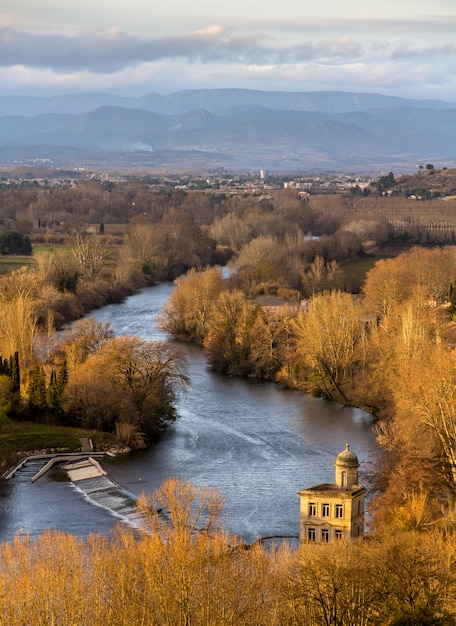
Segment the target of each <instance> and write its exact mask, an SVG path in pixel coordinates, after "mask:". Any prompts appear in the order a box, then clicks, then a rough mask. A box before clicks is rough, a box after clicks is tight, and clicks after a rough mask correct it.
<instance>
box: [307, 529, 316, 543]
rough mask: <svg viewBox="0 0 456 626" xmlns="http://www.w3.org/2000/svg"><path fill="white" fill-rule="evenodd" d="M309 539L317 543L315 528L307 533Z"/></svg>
mask: <svg viewBox="0 0 456 626" xmlns="http://www.w3.org/2000/svg"><path fill="white" fill-rule="evenodd" d="M307 539H308V540H309V541H315V539H316V534H315V528H309V530H308V531H307Z"/></svg>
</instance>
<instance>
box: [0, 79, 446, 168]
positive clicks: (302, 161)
mask: <svg viewBox="0 0 456 626" xmlns="http://www.w3.org/2000/svg"><path fill="white" fill-rule="evenodd" d="M12 111H14V114H12V113H11V112H12ZM455 146H456V105H451V104H448V103H444V102H439V101H415V100H404V99H401V98H392V97H388V96H382V95H378V94H354V93H345V92H294V93H291V92H261V91H254V90H242V89H214V90H192V91H181V92H177V93H174V94H170V95H169V96H161V95H159V94H147V95H145V96H142V97H141V98H121V97H119V96H111V95H110V94H73V95H71V96H60V97H58V98H25V97H21V96H10V97H0V163H1V164H5V163H8V164H11V163H12V162H16V161H17V162H21V163H22V162H31V161H34V160H49V161H51V162H53V163H55V164H56V165H59V166H61V165H76V164H77V165H80V164H90V165H92V166H96V165H97V164H99V165H103V167H105V166H106V164H112V165H122V166H123V167H129V166H131V167H137V166H142V167H154V168H156V167H158V165H160V167H161V168H164V169H167V168H168V169H169V168H176V164H179V163H180V162H181V167H180V169H185V168H187V169H188V170H191V169H192V167H198V168H206V169H207V168H209V169H210V168H214V167H221V166H223V167H226V168H231V169H233V170H237V171H239V170H245V169H253V168H256V169H258V168H262V169H269V170H274V171H297V170H303V169H304V170H339V171H348V170H351V171H356V170H360V169H363V170H366V168H367V169H376V170H378V169H383V168H389V169H392V168H396V169H397V168H401V169H402V170H403V171H406V170H407V168H408V169H409V170H411V169H412V168H414V169H416V166H417V164H419V163H423V162H424V163H428V162H433V161H435V162H436V165H438V166H439V167H440V166H442V165H450V166H451V165H452V164H454V163H456V148H455ZM180 157H181V158H180Z"/></svg>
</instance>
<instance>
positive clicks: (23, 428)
mask: <svg viewBox="0 0 456 626" xmlns="http://www.w3.org/2000/svg"><path fill="white" fill-rule="evenodd" d="M82 438H88V439H92V441H93V442H94V447H95V448H96V449H97V450H112V449H119V450H120V446H119V443H118V441H117V439H116V438H115V437H114V435H111V434H109V433H104V432H100V431H94V430H88V429H85V428H73V427H70V426H56V425H52V426H48V425H46V424H36V423H34V422H13V421H9V422H7V423H6V424H3V425H2V430H1V431H0V472H4V471H5V470H6V469H8V467H11V466H12V465H14V464H15V463H16V462H17V461H18V460H19V458H21V457H23V456H28V455H30V454H36V453H44V452H77V451H79V450H80V449H81V441H80V440H81V439H82Z"/></svg>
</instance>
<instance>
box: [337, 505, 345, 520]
mask: <svg viewBox="0 0 456 626" xmlns="http://www.w3.org/2000/svg"><path fill="white" fill-rule="evenodd" d="M343 516H344V509H343V506H342V504H336V517H343Z"/></svg>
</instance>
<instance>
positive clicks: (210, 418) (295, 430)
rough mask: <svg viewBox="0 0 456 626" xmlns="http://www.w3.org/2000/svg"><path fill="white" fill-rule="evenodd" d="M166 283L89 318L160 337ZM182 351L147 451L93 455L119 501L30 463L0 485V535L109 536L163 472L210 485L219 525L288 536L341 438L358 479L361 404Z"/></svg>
mask: <svg viewBox="0 0 456 626" xmlns="http://www.w3.org/2000/svg"><path fill="white" fill-rule="evenodd" d="M172 289H173V284H172V283H162V284H160V285H158V286H155V287H149V288H146V289H144V290H143V291H141V292H140V293H138V294H135V295H133V296H131V297H129V298H127V299H126V300H125V301H124V302H123V303H120V304H114V305H109V306H106V307H104V308H102V309H99V310H98V311H95V312H93V313H91V316H92V317H95V318H96V319H98V320H100V321H103V322H109V323H110V324H111V328H112V330H113V331H114V333H115V334H116V335H120V334H135V335H138V336H140V337H143V338H144V339H153V340H165V341H166V340H168V341H169V340H170V339H169V338H167V337H166V336H165V335H164V334H163V333H162V331H161V330H160V329H159V328H158V326H157V324H156V322H155V317H156V315H157V313H158V312H159V311H160V310H161V309H162V307H163V304H164V302H165V301H166V299H167V298H168V297H169V295H170V293H171V290H172ZM183 349H184V350H185V352H186V355H187V359H188V367H189V375H190V380H191V384H190V387H189V389H188V392H187V393H185V394H183V395H182V396H181V397H180V398H179V399H178V402H177V410H178V414H179V418H178V420H177V421H176V422H175V423H174V424H173V425H172V426H171V427H170V428H169V429H168V431H167V432H165V433H164V434H163V435H162V436H161V437H160V439H159V440H158V441H157V442H156V443H155V444H154V445H153V446H152V447H151V448H149V449H148V450H144V451H139V452H135V453H132V454H128V455H125V456H123V457H118V458H116V459H114V460H112V461H103V462H102V464H103V467H104V468H105V469H106V470H107V471H108V473H109V475H110V476H111V477H112V478H113V479H114V480H115V481H116V482H117V483H118V484H119V485H120V486H121V487H122V488H123V490H124V491H123V492H122V493H123V495H124V496H125V502H124V503H123V504H122V506H120V505H118V504H116V505H115V506H114V505H113V504H112V498H111V496H110V495H109V494H104V495H103V497H93V496H92V494H90V493H88V492H87V490H86V491H84V489H82V488H80V487H76V486H75V485H73V484H72V483H70V482H66V481H60V480H59V477H60V476H61V474H60V473H59V472H58V471H56V472H50V473H49V475H47V476H45V477H43V478H41V479H39V480H38V481H36V482H35V483H31V482H30V475H31V472H32V471H33V470H32V468H30V470H28V471H27V470H21V471H20V472H19V473H18V474H17V476H16V477H15V478H13V479H11V480H10V481H7V482H5V481H2V483H1V485H0V540H1V541H6V540H10V539H11V538H12V537H13V536H14V535H15V534H16V533H29V534H31V535H32V536H36V535H38V534H40V533H41V532H43V531H44V530H45V529H47V528H52V529H57V530H62V531H65V532H71V533H74V534H76V535H79V536H86V535H87V534H89V533H91V532H101V533H109V532H110V531H111V530H112V528H113V526H114V524H115V523H116V522H118V521H119V520H121V521H123V522H125V523H131V522H130V519H129V511H128V508H129V505H131V500H132V499H134V498H135V497H137V496H138V495H140V494H141V493H144V492H145V493H149V492H152V491H154V490H155V489H157V488H158V487H159V486H160V485H161V484H162V482H163V480H164V479H165V478H167V477H170V476H175V477H178V478H180V479H181V480H188V481H192V482H193V483H195V484H196V485H198V486H202V487H210V488H218V490H219V492H220V495H221V497H222V498H223V499H224V501H225V506H224V509H223V521H224V527H225V528H226V529H227V530H229V531H230V532H232V533H235V534H237V535H239V536H242V537H244V538H245V539H246V540H247V541H252V540H254V539H256V538H259V537H263V536H271V535H281V536H284V535H286V536H298V535H299V498H298V496H297V492H298V491H299V490H300V489H302V488H304V487H308V486H310V485H313V484H317V483H320V482H332V481H333V478H334V461H335V457H336V456H337V454H338V453H339V452H340V451H341V450H342V449H344V447H345V443H346V442H349V443H350V447H351V449H352V450H353V451H354V452H356V454H357V455H358V458H359V460H360V464H361V468H360V470H361V476H362V471H363V467H364V468H366V466H367V464H368V463H369V462H370V461H373V460H374V459H375V456H376V453H377V451H378V446H377V444H376V440H375V435H374V433H373V430H372V418H371V416H370V415H369V414H367V413H365V412H364V411H361V410H360V409H356V408H350V407H343V406H341V405H338V404H336V403H334V402H330V401H327V400H324V399H321V398H314V397H312V396H309V395H306V394H303V393H301V392H298V391H292V390H287V389H283V388H282V387H280V386H278V385H275V384H272V383H263V382H258V381H251V380H246V379H241V378H236V377H227V376H222V375H220V374H216V373H214V372H212V371H211V370H210V369H209V368H208V367H207V365H206V360H205V356H204V353H203V351H202V350H201V349H199V348H197V347H192V346H183ZM98 495H99V494H98ZM95 504H96V505H97V506H95ZM130 508H131V507H130Z"/></svg>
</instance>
